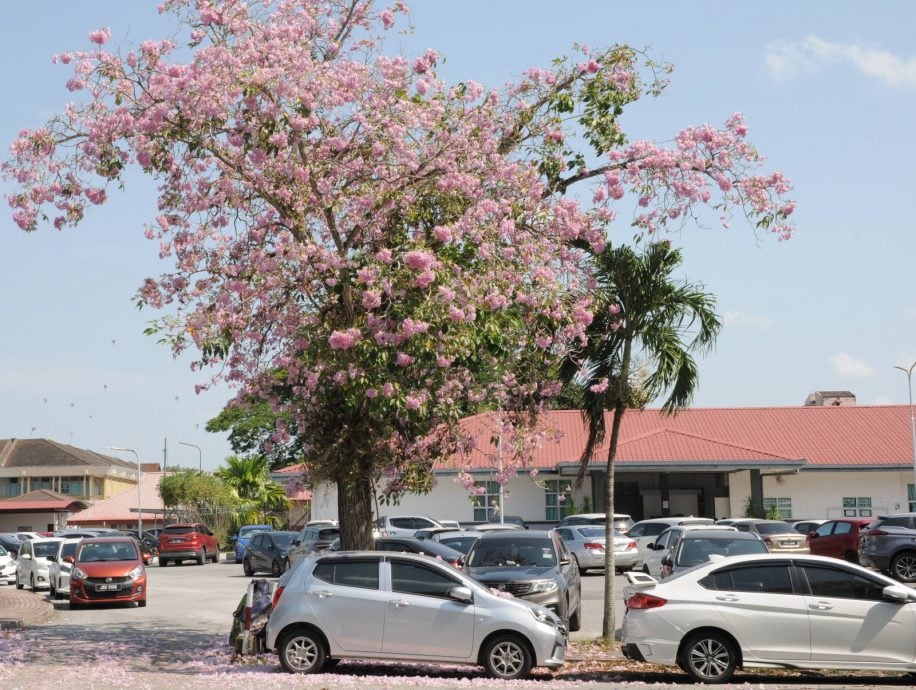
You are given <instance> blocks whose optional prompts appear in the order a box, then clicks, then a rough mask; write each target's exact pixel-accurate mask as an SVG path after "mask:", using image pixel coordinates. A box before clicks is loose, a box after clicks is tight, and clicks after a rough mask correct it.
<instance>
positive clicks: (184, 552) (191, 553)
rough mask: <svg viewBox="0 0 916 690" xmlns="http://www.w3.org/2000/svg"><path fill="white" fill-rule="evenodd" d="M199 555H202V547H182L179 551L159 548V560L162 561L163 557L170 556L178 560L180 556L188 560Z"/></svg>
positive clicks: (169, 557)
mask: <svg viewBox="0 0 916 690" xmlns="http://www.w3.org/2000/svg"><path fill="white" fill-rule="evenodd" d="M198 555H200V549H193V550H190V549H181V550H178V551H169V550H166V551H163V550H162V549H159V562H160V563H161V562H162V559H163V558H168V559H170V560H171V559H176V560H177V559H179V558H180V559H182V560H187V559H190V558H197V556H198Z"/></svg>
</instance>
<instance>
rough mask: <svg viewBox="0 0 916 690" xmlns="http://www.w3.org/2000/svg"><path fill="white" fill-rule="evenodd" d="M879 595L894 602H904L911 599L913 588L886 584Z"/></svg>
mask: <svg viewBox="0 0 916 690" xmlns="http://www.w3.org/2000/svg"><path fill="white" fill-rule="evenodd" d="M881 595H882V596H883V597H884V599H885V600H886V601H890V602H893V603H894V604H905V603H907V602H908V601H912V600H913V590H911V589H910V588H909V587H906V586H905V585H888V586H887V587H885V588H884V589H883V590H882V591H881Z"/></svg>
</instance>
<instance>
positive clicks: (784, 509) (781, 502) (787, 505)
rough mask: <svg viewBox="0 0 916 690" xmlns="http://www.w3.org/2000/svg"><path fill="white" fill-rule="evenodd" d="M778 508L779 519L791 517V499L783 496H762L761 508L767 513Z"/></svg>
mask: <svg viewBox="0 0 916 690" xmlns="http://www.w3.org/2000/svg"><path fill="white" fill-rule="evenodd" d="M774 508H776V509H777V510H779V519H780V520H787V519H788V518H791V517H792V499H791V498H785V497H775V498H764V499H763V509H764V510H765V511H766V512H767V514H769V512H770V511H771V510H773V509H774Z"/></svg>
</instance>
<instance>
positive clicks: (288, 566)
mask: <svg viewBox="0 0 916 690" xmlns="http://www.w3.org/2000/svg"><path fill="white" fill-rule="evenodd" d="M292 567H293V564H292V563H290V562H289V559H288V558H287V559H286V561H285V562H284V563H283V568H284V570H283V572H286V571H287V570H289V569H290V568H292Z"/></svg>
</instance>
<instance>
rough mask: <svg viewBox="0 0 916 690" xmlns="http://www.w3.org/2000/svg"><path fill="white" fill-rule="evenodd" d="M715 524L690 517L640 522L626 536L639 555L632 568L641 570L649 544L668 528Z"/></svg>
mask: <svg viewBox="0 0 916 690" xmlns="http://www.w3.org/2000/svg"><path fill="white" fill-rule="evenodd" d="M714 522H715V520H713V519H712V518H703V517H699V518H698V517H693V516H692V515H688V516H681V517H659V518H649V519H648V520H640V521H639V522H637V523H636V524H635V525H633V526H632V527H631V528H630V529H629V530H627V536H628V537H630V538H631V539H635V540H636V548H637V549H638V551H639V555H638V557H637V559H636V563H635V565H634V566H633V567H635V568H641V567H642V562H643V560H644V559H645V557H646V554H647V553H649V544H651V543H653V542H654V541H655V539H656V537H658V535H659V534H661V533H662V532H664V531H665V530H666V529H668V528H669V527H674V526H675V525H711V524H713V523H714Z"/></svg>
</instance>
